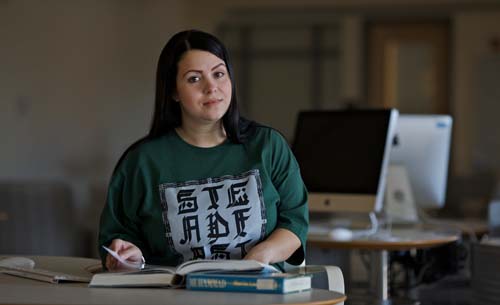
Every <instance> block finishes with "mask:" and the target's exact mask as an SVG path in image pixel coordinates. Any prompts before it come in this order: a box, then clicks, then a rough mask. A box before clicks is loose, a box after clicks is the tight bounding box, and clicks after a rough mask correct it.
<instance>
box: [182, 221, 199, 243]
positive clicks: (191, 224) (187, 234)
mask: <svg viewBox="0 0 500 305" xmlns="http://www.w3.org/2000/svg"><path fill="white" fill-rule="evenodd" d="M182 229H183V230H184V238H183V239H181V240H180V243H181V244H182V245H183V244H185V243H186V242H191V239H192V238H193V234H192V232H193V230H194V231H195V233H196V239H197V241H198V242H200V228H199V225H198V216H196V215H193V216H186V217H184V218H182Z"/></svg>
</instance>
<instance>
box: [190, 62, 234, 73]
mask: <svg viewBox="0 0 500 305" xmlns="http://www.w3.org/2000/svg"><path fill="white" fill-rule="evenodd" d="M220 66H224V67H225V66H226V65H225V64H224V63H223V62H221V63H220V64H217V65H215V66H214V67H213V68H212V69H210V70H211V71H213V70H215V69H217V68H218V67H220ZM189 72H195V73H200V74H202V73H203V71H202V70H195V69H190V70H187V71H186V72H184V74H183V75H182V76H186V74H188V73H189Z"/></svg>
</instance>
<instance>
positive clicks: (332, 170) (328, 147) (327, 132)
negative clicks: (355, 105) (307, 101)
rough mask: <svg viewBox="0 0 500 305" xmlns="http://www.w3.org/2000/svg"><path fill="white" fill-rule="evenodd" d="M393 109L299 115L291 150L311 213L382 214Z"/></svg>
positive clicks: (394, 115)
mask: <svg viewBox="0 0 500 305" xmlns="http://www.w3.org/2000/svg"><path fill="white" fill-rule="evenodd" d="M397 116H398V112H397V110H394V109H377V110H338V111H305V112H301V113H299V116H298V121H297V126H296V130H295V139H294V142H293V145H292V148H293V152H294V154H295V157H296V158H297V161H298V162H299V165H300V169H301V174H302V178H303V179H304V183H305V184H306V187H307V189H308V191H309V208H310V210H311V211H314V212H318V211H329V212H366V213H370V212H373V211H380V210H381V208H382V203H383V195H384V188H385V177H386V174H387V166H388V163H389V151H390V148H391V144H392V138H393V135H394V130H395V126H396V120H397Z"/></svg>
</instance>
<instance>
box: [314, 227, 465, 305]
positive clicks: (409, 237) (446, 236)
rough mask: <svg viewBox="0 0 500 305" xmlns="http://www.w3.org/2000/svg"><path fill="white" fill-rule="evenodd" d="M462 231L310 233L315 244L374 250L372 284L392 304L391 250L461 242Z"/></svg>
mask: <svg viewBox="0 0 500 305" xmlns="http://www.w3.org/2000/svg"><path fill="white" fill-rule="evenodd" d="M458 238H459V234H457V233H445V232H441V233H438V232H435V231H430V230H421V229H393V230H391V231H390V232H387V231H385V232H384V231H382V232H379V233H377V234H375V235H373V236H369V237H363V238H359V239H353V240H348V241H338V240H333V239H332V238H331V237H329V236H328V235H314V234H310V235H309V236H308V240H307V242H308V244H309V245H310V246H311V247H317V248H323V249H332V248H333V249H356V250H371V263H372V266H373V268H372V271H373V272H372V274H371V285H372V288H373V290H374V291H375V293H376V297H377V303H378V304H383V305H387V304H391V301H390V299H389V295H388V294H389V293H388V291H389V276H388V271H389V270H388V266H389V265H388V256H389V253H388V251H390V250H409V249H421V248H429V247H435V246H440V245H444V244H447V243H450V242H454V241H457V240H458Z"/></svg>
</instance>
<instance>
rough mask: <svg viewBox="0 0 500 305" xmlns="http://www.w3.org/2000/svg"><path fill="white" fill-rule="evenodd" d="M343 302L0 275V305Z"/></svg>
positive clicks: (56, 265) (70, 261) (77, 270)
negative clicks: (91, 285)
mask: <svg viewBox="0 0 500 305" xmlns="http://www.w3.org/2000/svg"><path fill="white" fill-rule="evenodd" d="M32 258H33V259H34V260H35V263H36V266H38V267H39V268H43V269H50V270H55V271H61V272H66V273H74V274H77V275H89V273H88V271H85V268H86V267H89V266H93V265H95V264H96V263H98V261H97V260H94V259H86V258H74V257H71V258H70V257H43V256H42V257H32ZM345 299H346V297H345V296H344V295H343V294H340V293H337V292H333V291H328V290H323V289H312V290H310V291H306V292H301V293H292V294H284V295H273V294H260V293H227V292H206V291H190V290H185V289H159V288H156V289H153V288H151V289H149V288H130V289H128V288H89V287H87V285H86V284H77V283H62V284H49V283H44V282H39V281H34V280H29V279H23V278H19V277H14V276H9V275H6V274H0V304H120V305H127V304H146V305H147V304H162V305H165V304H172V305H186V304H190V305H196V304H203V305H211V304H214V305H215V304H217V305H225V304H227V305H230V304H231V305H246V304H248V305H250V304H297V305H298V304H300V305H308V304H311V305H313V304H314V305H329V304H337V303H340V302H342V301H344V300H345Z"/></svg>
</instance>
